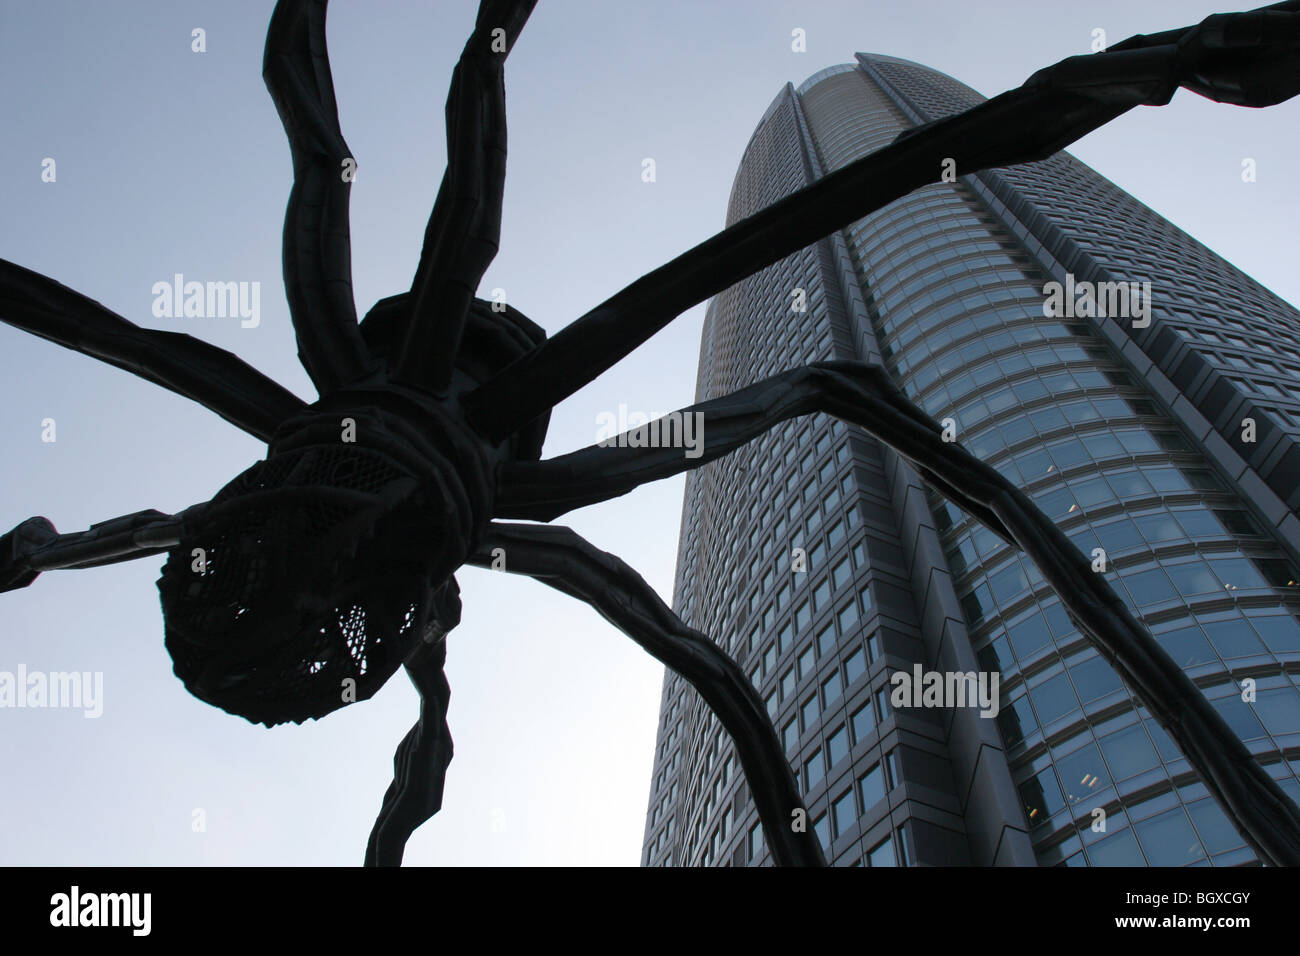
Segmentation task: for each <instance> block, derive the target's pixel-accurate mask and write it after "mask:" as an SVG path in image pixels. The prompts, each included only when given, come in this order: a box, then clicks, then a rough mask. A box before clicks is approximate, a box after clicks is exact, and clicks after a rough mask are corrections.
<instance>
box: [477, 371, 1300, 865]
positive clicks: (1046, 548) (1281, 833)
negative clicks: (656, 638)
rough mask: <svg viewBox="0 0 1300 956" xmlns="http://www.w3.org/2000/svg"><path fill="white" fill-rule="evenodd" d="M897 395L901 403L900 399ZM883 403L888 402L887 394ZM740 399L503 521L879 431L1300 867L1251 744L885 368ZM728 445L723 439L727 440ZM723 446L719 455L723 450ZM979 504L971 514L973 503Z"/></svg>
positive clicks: (597, 464)
mask: <svg viewBox="0 0 1300 956" xmlns="http://www.w3.org/2000/svg"><path fill="white" fill-rule="evenodd" d="M891 393H892V394H891ZM882 396H883V397H882ZM733 398H734V399H736V400H737V401H736V402H735V403H734V404H727V403H728V402H729V401H730V400H729V399H720V400H718V401H717V402H707V403H705V404H704V405H702V406H696V408H697V409H704V408H708V407H709V406H714V407H715V408H716V409H718V410H719V412H718V413H717V414H712V415H709V416H708V417H706V418H705V419H704V428H705V434H704V436H703V438H704V448H705V449H707V450H706V451H705V453H704V454H703V455H701V456H700V457H699V458H695V459H689V458H686V457H685V455H684V454H683V453H682V450H681V448H674V449H665V448H618V447H605V448H601V447H593V448H588V449H585V450H582V451H578V452H574V453H573V454H571V455H565V456H562V457H560V458H557V459H553V460H551V461H545V462H526V463H512V464H511V465H509V466H508V467H507V468H504V469H503V471H502V474H501V480H502V482H503V483H504V484H503V487H502V488H501V489H500V491H499V501H500V502H501V504H500V505H499V506H498V510H499V511H500V512H501V513H503V514H511V515H518V516H526V517H534V518H540V519H542V520H548V519H549V518H550V517H552V516H554V515H558V514H562V513H563V512H565V511H567V510H569V509H570V508H573V507H580V506H581V505H583V504H590V503H592V502H594V501H600V500H604V499H606V498H611V497H615V496H617V495H620V494H624V493H626V492H627V491H630V490H631V489H632V488H635V487H636V486H637V485H639V484H642V483H644V482H646V481H653V480H655V479H657V478H662V477H665V476H667V475H671V474H677V473H680V472H682V471H686V470H689V469H691V468H694V467H697V466H698V465H700V464H703V463H704V462H706V461H708V460H710V458H712V457H717V456H718V455H720V454H726V452H728V451H731V450H733V449H734V448H736V447H738V446H739V445H740V444H742V443H743V442H744V441H748V440H750V439H752V438H754V437H756V436H757V435H758V434H760V433H761V432H762V431H764V430H765V429H766V428H769V427H771V426H772V425H775V424H777V423H778V422H780V421H783V420H785V419H786V418H790V417H792V416H793V415H797V414H803V413H806V412H810V411H823V412H826V413H828V414H831V415H834V416H836V417H838V418H841V419H843V420H845V421H847V422H850V423H852V424H854V425H858V426H860V427H862V428H865V429H867V430H868V431H870V432H872V433H873V434H874V435H876V437H877V438H879V439H880V440H881V441H884V442H886V443H887V444H889V445H891V446H892V447H893V448H894V449H895V450H896V451H897V452H898V453H899V454H900V455H902V456H903V457H905V458H907V459H908V460H910V461H911V462H913V463H914V464H915V465H916V466H917V467H918V468H919V469H920V471H921V473H922V475H923V476H924V477H926V478H927V479H928V480H929V481H931V482H933V483H935V484H936V487H937V488H938V489H939V490H940V491H943V492H944V493H945V494H952V493H953V492H954V491H955V492H957V493H958V494H960V495H961V497H959V498H953V500H954V502H955V503H957V504H958V505H959V506H961V507H962V508H963V509H967V510H968V511H969V513H971V514H972V515H973V516H974V517H976V518H981V520H984V516H987V515H992V516H993V517H994V518H995V519H996V521H997V525H996V526H994V527H996V528H998V529H1001V533H1003V534H1005V535H1008V536H1009V537H1010V538H1011V540H1013V541H1014V543H1015V544H1016V545H1017V546H1018V547H1019V548H1020V549H1021V550H1023V551H1024V552H1025V554H1026V555H1028V556H1029V557H1030V558H1031V559H1032V560H1033V561H1034V562H1035V563H1036V564H1037V566H1038V568H1039V570H1040V571H1042V573H1043V577H1044V578H1045V579H1046V580H1047V582H1048V583H1049V584H1050V585H1051V586H1052V588H1053V589H1054V590H1055V591H1056V594H1057V596H1058V597H1059V598H1060V600H1061V603H1062V604H1063V605H1064V606H1065V608H1066V610H1067V611H1068V612H1069V614H1070V617H1071V619H1072V620H1073V621H1074V623H1075V625H1076V626H1077V627H1078V628H1079V631H1080V633H1082V634H1083V635H1084V636H1085V637H1086V638H1087V639H1088V640H1089V642H1090V643H1091V644H1092V646H1093V647H1095V648H1096V649H1097V650H1098V651H1099V652H1100V653H1101V654H1102V656H1103V657H1105V658H1106V659H1107V660H1108V661H1110V662H1111V665H1112V666H1113V667H1114V668H1115V669H1116V670H1117V671H1118V672H1119V674H1120V676H1121V677H1122V678H1123V679H1124V682H1125V683H1126V684H1127V685H1128V687H1129V688H1130V690H1131V691H1132V692H1133V694H1134V695H1135V696H1136V697H1137V698H1138V700H1140V701H1141V702H1142V704H1144V705H1145V706H1146V707H1147V709H1148V710H1150V711H1151V713H1152V714H1153V715H1154V716H1155V717H1156V719H1157V720H1158V721H1159V722H1160V724H1161V726H1163V727H1164V728H1165V729H1166V730H1167V731H1168V732H1169V734H1170V736H1172V737H1173V738H1174V740H1175V742H1176V743H1177V744H1178V746H1179V748H1180V749H1181V750H1182V752H1183V754H1184V756H1186V757H1187V759H1188V761H1189V762H1190V763H1191V765H1192V766H1193V767H1194V768H1195V769H1196V771H1197V773H1198V774H1199V775H1200V777H1201V780H1202V782H1203V783H1204V784H1205V785H1206V787H1207V788H1208V789H1209V790H1210V792H1211V793H1212V794H1213V795H1214V797H1215V799H1216V800H1217V801H1218V802H1219V805H1220V806H1221V807H1222V808H1223V810H1224V812H1225V813H1226V814H1227V815H1228V818H1229V819H1230V820H1232V822H1233V824H1234V825H1235V826H1236V828H1237V830H1238V832H1240V833H1241V835H1242V837H1243V838H1244V839H1245V840H1246V842H1247V843H1249V844H1250V845H1251V847H1252V848H1254V850H1255V852H1256V853H1258V854H1259V856H1260V858H1261V859H1262V860H1265V861H1267V862H1269V863H1271V864H1273V865H1276V866H1296V865H1300V809H1298V808H1297V807H1296V805H1295V804H1294V803H1293V802H1292V801H1291V799H1290V798H1289V797H1287V795H1286V794H1285V793H1284V792H1283V791H1282V789H1281V788H1280V787H1279V786H1278V784H1277V782H1276V781H1274V780H1273V778H1272V777H1270V776H1269V775H1268V774H1267V773H1266V772H1265V771H1264V770H1263V768H1261V767H1260V765H1259V764H1258V763H1256V761H1255V760H1254V758H1253V757H1252V756H1251V753H1250V751H1249V750H1248V749H1247V748H1246V746H1245V744H1243V743H1242V742H1241V740H1240V739H1239V738H1238V737H1237V735H1236V734H1235V733H1234V732H1233V731H1232V729H1231V728H1230V727H1229V726H1228V724H1227V722H1226V721H1225V720H1224V719H1223V717H1221V716H1220V715H1219V713H1218V711H1216V710H1215V709H1214V708H1213V707H1212V706H1211V705H1210V703H1209V701H1208V700H1206V698H1205V695H1203V694H1202V693H1201V692H1200V690H1198V689H1197V687H1196V685H1195V684H1193V683H1192V681H1191V680H1190V679H1189V678H1188V677H1187V675H1186V674H1185V673H1183V671H1182V669H1181V668H1180V667H1179V666H1178V665H1177V663H1175V661H1174V659H1173V658H1172V657H1170V656H1169V653H1168V652H1167V651H1166V650H1165V649H1164V648H1163V647H1162V646H1161V645H1160V644H1158V643H1157V642H1156V640H1155V638H1153V637H1152V636H1151V634H1150V632H1149V631H1147V630H1146V628H1145V627H1143V626H1142V625H1141V624H1140V623H1139V622H1138V621H1137V619H1136V618H1134V617H1133V615H1132V614H1131V613H1130V612H1129V610H1128V608H1127V607H1126V606H1125V605H1124V603H1123V602H1122V601H1121V600H1120V598H1119V596H1118V595H1117V594H1116V593H1115V591H1114V589H1113V588H1112V587H1111V586H1110V584H1109V583H1108V582H1107V581H1106V579H1105V577H1104V576H1103V575H1101V574H1096V573H1094V572H1093V571H1092V566H1091V564H1090V563H1089V561H1088V560H1087V559H1086V558H1085V557H1084V556H1083V555H1082V554H1081V553H1080V552H1079V550H1078V548H1076V547H1075V545H1074V544H1073V543H1072V542H1071V541H1070V539H1069V538H1067V537H1066V536H1065V534H1064V533H1063V532H1062V531H1061V530H1060V529H1059V528H1058V527H1057V526H1056V524H1055V523H1054V522H1053V521H1052V520H1051V519H1050V518H1048V517H1047V516H1046V515H1045V514H1044V513H1043V512H1042V511H1041V510H1039V508H1038V507H1037V506H1036V505H1035V504H1034V503H1033V502H1032V501H1031V500H1030V499H1029V497H1028V496H1027V495H1026V494H1025V493H1024V492H1023V491H1021V490H1020V489H1019V488H1017V487H1016V486H1015V485H1013V484H1012V483H1011V482H1010V481H1009V480H1008V479H1007V478H1005V477H1004V476H1003V475H1002V474H1000V473H999V472H998V471H997V470H996V469H994V468H992V467H990V466H989V465H987V464H985V463H984V462H983V461H981V460H980V459H978V458H976V457H975V456H974V455H972V454H970V453H969V452H968V451H966V450H965V449H964V448H962V447H961V446H960V445H958V444H956V443H953V442H946V441H944V440H943V438H942V436H941V433H940V431H939V429H938V427H937V426H936V425H935V424H934V423H933V422H932V421H930V420H929V419H928V418H927V417H926V416H925V414H924V413H923V412H921V411H920V410H919V409H916V408H913V409H912V410H911V412H910V413H909V412H908V411H907V410H906V409H905V408H904V404H905V403H906V404H910V402H909V400H908V399H907V398H906V396H904V395H903V394H902V393H901V392H899V391H898V390H897V388H896V387H893V386H889V385H888V383H887V380H886V379H885V376H884V375H883V373H881V372H880V371H879V370H878V369H873V368H871V367H869V366H865V365H862V364H860V363H855V362H824V363H819V364H817V365H812V366H808V367H807V368H804V369H797V370H795V371H792V372H786V373H784V374H782V375H777V376H774V377H773V378H771V379H768V380H766V381H765V382H761V383H759V384H758V385H755V386H751V387H750V388H748V389H742V390H741V391H740V392H738V393H736V395H735V396H733ZM714 435H717V437H713V436H714ZM714 442H717V445H718V446H719V447H714ZM970 501H975V502H977V503H979V510H978V511H970V509H969V508H968V505H967V503H966V502H970Z"/></svg>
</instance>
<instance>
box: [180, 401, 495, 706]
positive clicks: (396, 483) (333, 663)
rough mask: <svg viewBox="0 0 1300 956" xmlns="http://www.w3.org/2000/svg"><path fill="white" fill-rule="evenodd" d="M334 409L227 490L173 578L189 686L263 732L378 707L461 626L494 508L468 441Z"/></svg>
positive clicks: (290, 432)
mask: <svg viewBox="0 0 1300 956" xmlns="http://www.w3.org/2000/svg"><path fill="white" fill-rule="evenodd" d="M334 404H336V403H320V404H318V406H316V407H315V408H313V409H312V410H311V411H310V412H309V413H308V414H306V415H304V416H303V417H302V418H301V419H300V420H298V421H295V422H292V423H289V424H288V425H287V426H286V428H285V429H283V430H282V433H280V434H277V437H276V439H275V440H274V441H273V442H272V444H271V447H270V450H269V452H268V454H267V457H266V459H265V460H263V461H259V462H257V463H256V464H254V465H253V466H252V467H251V468H249V469H247V470H246V471H244V472H243V473H242V474H240V475H239V476H238V477H236V478H235V479H234V480H233V481H231V482H230V483H229V484H227V485H226V486H225V487H224V488H223V489H222V490H221V491H220V492H218V493H217V495H216V496H215V497H214V498H213V500H212V503H211V505H210V506H209V507H208V508H207V509H206V510H205V511H204V513H203V515H202V516H201V517H200V518H199V519H198V520H197V521H196V522H195V523H194V527H192V528H190V529H188V533H187V536H186V537H185V538H184V539H183V540H182V541H181V543H180V545H179V546H177V547H176V548H174V549H173V550H172V551H170V552H169V554H168V560H167V562H166V564H165V565H164V567H163V572H162V577H161V578H160V579H159V581H158V587H159V591H160V594H161V597H162V605H163V616H164V621H165V627H166V646H167V650H168V652H169V653H170V654H171V656H172V660H173V665H174V670H175V672H176V675H177V676H178V677H179V678H180V679H181V680H182V681H183V682H184V683H185V686H186V687H187V689H189V691H190V692H191V693H193V694H194V695H195V696H196V697H199V698H200V699H202V700H205V701H207V702H208V703H211V704H213V705H215V706H218V707H221V708H222V709H223V710H226V711H228V712H230V713H234V714H238V715H240V716H243V717H246V718H247V719H249V720H251V721H255V722H261V723H266V724H276V723H282V722H285V721H294V722H299V721H302V720H305V719H307V718H313V717H321V716H324V715H325V714H327V713H329V712H330V711H333V710H335V709H337V708H339V707H341V706H343V705H344V704H347V703H351V702H353V701H356V700H364V699H367V698H368V697H370V696H371V695H372V694H373V693H374V692H375V691H376V690H378V689H379V687H380V686H382V685H383V683H384V682H385V681H386V680H387V679H388V678H389V677H390V676H392V674H393V672H394V671H396V670H397V668H398V667H399V666H401V664H402V662H403V661H404V660H405V659H406V658H407V657H408V656H409V655H410V653H411V652H412V650H413V649H414V648H415V646H416V642H418V641H419V640H420V639H421V638H422V637H435V636H439V634H440V632H445V631H446V630H447V629H449V628H450V627H451V626H453V625H454V624H455V620H454V619H452V620H448V618H449V616H452V617H458V614H454V615H453V614H451V612H449V610H448V608H452V610H453V611H458V608H459V604H458V602H455V601H454V598H455V593H454V589H455V581H454V579H452V577H451V575H452V573H453V572H454V571H455V569H456V568H457V567H459V566H460V564H461V563H463V561H464V560H465V557H466V555H467V554H468V551H469V549H470V548H471V547H472V546H473V541H474V538H475V533H474V529H475V527H476V525H477V519H478V516H479V515H480V514H483V513H485V509H486V508H487V507H488V502H487V500H486V497H487V496H486V487H487V485H486V467H487V465H486V463H484V462H480V461H478V460H476V458H475V456H474V455H473V454H472V453H471V452H470V451H469V445H468V443H467V442H464V441H460V440H458V439H457V436H454V435H453V436H448V435H445V434H444V435H441V436H438V435H431V434H430V433H431V432H434V431H437V429H433V428H429V427H423V428H422V427H421V425H426V426H427V424H428V423H427V422H420V421H418V420H417V421H412V420H410V418H409V417H408V416H406V415H401V414H394V413H393V412H392V411H391V410H388V409H384V408H381V407H374V406H364V407H361V408H360V409H347V410H346V411H345V413H340V412H339V411H336V410H334V409H333V408H330V407H328V405H334ZM444 431H445V430H444ZM467 458H468V459H469V460H467Z"/></svg>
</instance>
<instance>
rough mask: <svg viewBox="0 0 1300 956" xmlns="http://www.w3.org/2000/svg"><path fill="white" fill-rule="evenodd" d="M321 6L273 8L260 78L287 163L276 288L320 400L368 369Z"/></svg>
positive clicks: (347, 182)
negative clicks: (280, 287) (285, 145)
mask: <svg viewBox="0 0 1300 956" xmlns="http://www.w3.org/2000/svg"><path fill="white" fill-rule="evenodd" d="M325 4H326V0H279V2H278V3H277V4H276V6H275V12H274V13H273V14H272V15H271V24H270V26H269V27H268V28H267V34H266V52H265V56H264V58H263V60H262V77H263V79H264V80H265V81H266V88H267V90H268V91H269V92H270V94H271V99H272V100H274V101H275V107H276V110H277V111H278V112H279V114H280V121H281V123H282V124H283V125H284V132H285V135H286V136H287V137H288V139H289V149H290V152H291V153H292V156H293V189H292V191H291V192H290V193H289V205H288V208H287V209H286V211H285V216H284V242H283V258H284V289H285V295H286V297H287V299H288V301H289V313H290V316H291V317H292V319H293V328H294V333H295V335H296V337H297V339H298V356H299V358H300V359H301V361H302V365H303V368H305V369H306V370H307V374H308V375H309V376H311V380H312V383H313V384H314V385H315V386H316V389H317V390H318V391H319V392H320V393H321V394H322V395H323V394H325V393H327V392H331V391H335V390H337V389H339V388H342V387H343V386H345V385H347V384H349V383H351V382H354V381H356V380H358V379H361V378H364V377H366V376H367V375H368V374H369V373H370V372H371V371H372V370H373V367H374V361H373V359H372V358H371V356H370V355H369V353H368V352H367V351H366V347H365V343H364V342H363V341H362V339H361V333H360V332H359V331H358V330H357V308H356V303H355V302H354V301H353V299H352V238H351V232H350V229H349V225H348V196H349V193H350V191H351V189H352V172H354V171H355V165H352V166H351V167H350V168H349V165H348V164H349V163H353V164H354V163H355V160H354V159H353V156H352V152H351V151H350V150H349V149H348V144H347V143H346V142H344V140H343V133H342V131H341V130H340V128H339V117H338V104H337V103H336V102H335V99H334V81H333V80H332V79H331V77H330V65H329V53H328V51H327V50H326V45H325Z"/></svg>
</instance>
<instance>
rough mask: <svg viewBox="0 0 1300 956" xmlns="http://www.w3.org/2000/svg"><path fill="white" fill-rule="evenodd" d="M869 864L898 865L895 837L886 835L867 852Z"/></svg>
mask: <svg viewBox="0 0 1300 956" xmlns="http://www.w3.org/2000/svg"><path fill="white" fill-rule="evenodd" d="M867 865H868V866H896V865H897V864H896V863H895V862H894V838H893V837H892V836H888V837H885V838H884V839H883V840H881V841H880V842H879V843H877V844H876V845H875V846H874V847H872V848H871V852H870V853H868V854H867Z"/></svg>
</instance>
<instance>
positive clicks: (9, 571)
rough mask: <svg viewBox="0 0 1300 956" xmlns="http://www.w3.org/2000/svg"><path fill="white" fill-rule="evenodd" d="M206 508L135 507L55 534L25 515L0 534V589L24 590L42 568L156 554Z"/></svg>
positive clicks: (89, 564) (91, 564) (176, 540)
mask: <svg viewBox="0 0 1300 956" xmlns="http://www.w3.org/2000/svg"><path fill="white" fill-rule="evenodd" d="M205 507H206V505H194V506H193V507H191V508H187V509H185V510H184V511H182V512H180V513H179V514H175V515H169V514H163V513H162V512H161V511H137V512H136V513H135V514H129V515H125V516H123V517H121V518H113V519H111V520H109V521H101V522H100V523H99V524H95V525H91V526H90V529H89V530H87V531H78V532H73V533H70V534H59V533H58V532H57V531H56V530H55V529H54V525H52V524H51V523H50V522H49V520H48V519H46V518H28V519H27V520H26V521H24V522H22V524H20V525H18V526H17V527H16V528H14V529H13V530H12V531H10V532H8V533H7V534H4V535H0V592H3V591H13V590H16V589H18V588H25V587H27V585H29V584H31V583H32V582H33V581H35V580H36V576H37V575H38V574H40V573H41V572H42V571H53V570H56V569H60V568H92V567H97V566H99V565H103V564H116V563H118V562H120V561H131V560H133V559H135V558H143V557H147V556H148V555H151V554H161V553H162V552H164V551H167V550H169V549H171V548H174V547H175V546H176V545H177V544H179V543H180V540H181V537H182V536H183V534H184V531H185V526H186V523H187V522H189V521H192V520H194V519H195V518H196V517H198V515H199V514H200V513H201V511H202V510H203V509H204V508H205Z"/></svg>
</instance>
